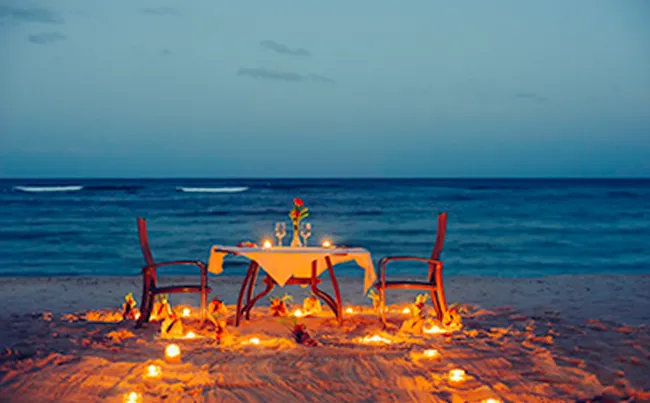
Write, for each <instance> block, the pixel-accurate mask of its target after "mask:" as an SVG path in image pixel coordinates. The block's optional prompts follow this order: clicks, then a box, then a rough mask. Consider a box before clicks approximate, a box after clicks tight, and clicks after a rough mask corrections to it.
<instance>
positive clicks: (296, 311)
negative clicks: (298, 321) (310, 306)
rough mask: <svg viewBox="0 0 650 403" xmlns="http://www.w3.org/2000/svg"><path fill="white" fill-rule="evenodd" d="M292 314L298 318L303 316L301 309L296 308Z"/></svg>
mask: <svg viewBox="0 0 650 403" xmlns="http://www.w3.org/2000/svg"><path fill="white" fill-rule="evenodd" d="M293 316H295V317H296V318H300V317H302V316H303V313H302V311H301V310H300V309H296V310H295V311H294V312H293Z"/></svg>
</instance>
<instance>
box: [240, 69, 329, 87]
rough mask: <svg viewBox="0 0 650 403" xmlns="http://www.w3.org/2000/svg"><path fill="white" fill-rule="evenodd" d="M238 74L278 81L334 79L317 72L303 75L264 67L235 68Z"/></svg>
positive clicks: (321, 81)
mask: <svg viewBox="0 0 650 403" xmlns="http://www.w3.org/2000/svg"><path fill="white" fill-rule="evenodd" d="M237 75H238V76H246V77H254V78H263V79H267V80H280V81H291V82H298V81H311V82H316V83H323V84H325V83H327V84H333V83H335V82H336V81H334V80H332V79H331V78H329V77H325V76H321V75H319V74H307V75H303V74H300V73H295V72H291V71H277V70H269V69H264V68H245V67H243V68H241V69H239V70H237Z"/></svg>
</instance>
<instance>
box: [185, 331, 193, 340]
mask: <svg viewBox="0 0 650 403" xmlns="http://www.w3.org/2000/svg"><path fill="white" fill-rule="evenodd" d="M195 337H196V335H195V334H194V332H191V331H190V332H187V334H186V335H185V338H186V339H193V338H195Z"/></svg>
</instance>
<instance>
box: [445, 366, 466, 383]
mask: <svg viewBox="0 0 650 403" xmlns="http://www.w3.org/2000/svg"><path fill="white" fill-rule="evenodd" d="M464 380H465V371H464V370H462V369H452V370H451V371H449V381H450V382H455V383H460V382H463V381H464Z"/></svg>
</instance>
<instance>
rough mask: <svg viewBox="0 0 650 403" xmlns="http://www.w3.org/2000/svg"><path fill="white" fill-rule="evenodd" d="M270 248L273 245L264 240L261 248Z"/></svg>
mask: <svg viewBox="0 0 650 403" xmlns="http://www.w3.org/2000/svg"><path fill="white" fill-rule="evenodd" d="M271 246H273V244H272V243H271V241H269V240H268V239H267V240H265V241H264V243H263V244H262V248H264V249H270V248H271Z"/></svg>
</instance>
